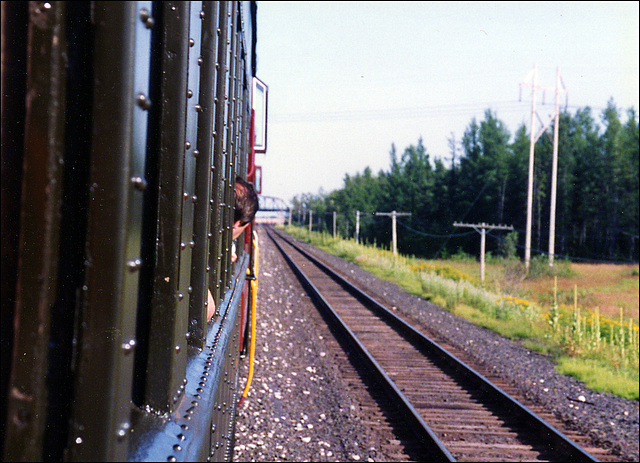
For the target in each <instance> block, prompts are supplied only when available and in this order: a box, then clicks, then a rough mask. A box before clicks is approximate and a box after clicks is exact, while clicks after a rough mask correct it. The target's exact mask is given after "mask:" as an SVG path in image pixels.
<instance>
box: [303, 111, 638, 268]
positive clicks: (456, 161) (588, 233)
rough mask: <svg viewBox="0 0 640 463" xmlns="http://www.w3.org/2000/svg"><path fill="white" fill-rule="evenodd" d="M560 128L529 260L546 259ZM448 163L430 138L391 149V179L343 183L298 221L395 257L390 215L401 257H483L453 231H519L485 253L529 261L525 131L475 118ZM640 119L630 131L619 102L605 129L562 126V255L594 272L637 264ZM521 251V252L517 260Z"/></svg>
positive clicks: (585, 118)
mask: <svg viewBox="0 0 640 463" xmlns="http://www.w3.org/2000/svg"><path fill="white" fill-rule="evenodd" d="M552 134H553V124H551V127H550V128H549V129H548V130H547V131H546V133H545V134H543V135H542V136H541V137H539V138H538V140H537V141H536V144H535V156H534V159H535V164H534V181H533V197H532V200H533V210H532V213H533V214H532V224H531V256H532V257H533V256H535V255H536V254H544V253H545V252H546V251H547V250H548V240H549V218H550V210H551V207H550V197H551V185H552V183H551V180H552V179H551V167H552V154H553V138H552ZM448 142H449V150H450V152H449V157H448V158H446V159H431V158H430V155H429V153H428V151H427V148H426V147H425V146H424V145H423V142H422V139H419V140H418V143H417V144H416V145H415V146H414V145H411V146H409V147H407V148H405V149H404V151H403V152H401V153H400V152H398V151H397V150H396V147H395V145H393V144H392V146H391V150H390V165H389V168H388V170H386V171H385V170H381V171H380V172H378V173H377V174H374V173H373V172H372V171H371V169H370V168H369V167H367V168H365V169H364V171H363V172H362V173H356V174H355V175H348V174H346V175H345V177H344V186H343V188H341V189H338V190H335V191H332V192H330V193H324V192H322V191H321V192H319V193H318V194H311V193H306V194H302V195H297V196H295V197H294V198H293V199H292V204H293V209H294V212H293V214H292V217H293V219H294V220H297V221H300V222H302V223H305V224H306V223H308V220H309V216H308V211H310V210H311V211H312V220H313V228H314V229H316V230H317V229H318V228H320V229H321V230H326V231H329V232H331V231H332V227H333V221H332V216H333V215H334V214H333V213H334V212H335V213H336V216H337V218H338V219H337V221H336V222H337V228H338V231H339V233H340V235H341V236H349V237H354V236H355V233H356V211H359V212H360V221H359V222H360V223H359V227H358V231H359V239H360V240H361V241H362V242H365V243H376V244H378V245H384V246H387V247H388V246H389V241H390V236H391V225H390V219H389V217H388V216H381V215H379V216H377V215H374V213H375V212H390V211H394V210H395V211H398V212H407V213H410V214H411V215H410V216H403V217H399V218H398V225H397V227H398V251H399V252H400V253H403V254H412V255H416V256H422V257H427V258H438V257H447V256H450V255H452V254H458V253H461V252H462V253H466V254H474V255H477V254H478V250H479V246H480V244H479V242H480V240H479V238H478V234H477V233H476V232H474V231H472V230H469V229H466V230H465V229H461V228H454V227H453V223H454V222H465V223H482V222H484V223H488V224H505V225H512V226H513V227H514V229H515V231H514V232H512V233H511V234H509V235H507V234H506V233H500V232H491V233H489V239H488V240H487V251H490V252H493V253H494V254H495V253H501V252H502V253H505V252H508V251H507V250H508V249H509V248H510V247H509V243H511V249H513V245H514V244H515V247H516V250H517V252H518V253H519V255H520V256H522V255H523V254H524V244H525V243H524V242H525V233H526V225H527V186H528V176H529V148H530V146H529V145H530V140H529V134H528V133H527V130H526V127H525V125H524V124H522V125H521V126H520V127H519V128H518V129H517V130H516V132H515V135H514V136H513V137H512V136H511V134H510V133H509V131H508V130H507V128H506V126H505V124H504V123H503V122H501V121H500V120H499V119H498V118H497V116H496V114H495V113H494V112H492V111H491V110H486V111H485V113H484V120H483V121H480V122H477V121H476V119H475V118H474V119H472V120H471V122H470V123H469V125H468V126H467V128H466V130H465V132H464V135H463V137H462V140H460V141H457V140H456V139H455V137H454V135H453V134H451V137H450V138H449V139H448ZM639 151H640V147H639V139H638V118H637V114H636V112H635V110H634V109H633V108H631V109H629V110H627V118H626V122H623V121H621V118H620V111H619V110H618V109H617V108H616V106H615V104H614V102H613V100H610V101H609V102H608V104H607V107H606V108H605V109H604V110H603V111H602V113H601V115H600V124H598V123H597V122H596V121H595V119H594V117H593V115H592V113H591V109H590V108H589V107H585V108H581V109H578V110H576V112H575V114H570V113H569V112H567V111H566V110H565V111H563V112H561V114H560V117H559V139H558V167H557V189H556V191H557V199H556V216H555V217H556V221H555V223H556V225H555V255H556V256H557V257H560V258H561V257H566V258H570V259H581V260H588V261H625V262H638V204H639V203H638V164H639V161H638V153H639ZM511 252H513V251H511Z"/></svg>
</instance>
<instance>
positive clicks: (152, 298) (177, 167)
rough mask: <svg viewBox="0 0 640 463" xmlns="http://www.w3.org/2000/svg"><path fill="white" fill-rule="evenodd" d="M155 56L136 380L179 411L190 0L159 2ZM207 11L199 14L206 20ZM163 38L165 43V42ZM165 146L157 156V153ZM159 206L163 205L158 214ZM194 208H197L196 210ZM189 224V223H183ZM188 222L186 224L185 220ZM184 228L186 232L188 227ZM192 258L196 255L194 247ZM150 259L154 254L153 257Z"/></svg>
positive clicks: (150, 396) (159, 403) (147, 397)
mask: <svg viewBox="0 0 640 463" xmlns="http://www.w3.org/2000/svg"><path fill="white" fill-rule="evenodd" d="M153 19H154V22H155V25H154V28H153V34H154V43H155V44H156V46H155V47H154V50H155V51H154V57H155V58H156V60H155V61H156V63H153V64H152V65H153V66H154V67H153V69H152V71H153V75H154V76H159V77H160V78H159V79H158V80H159V81H158V82H156V83H155V86H154V89H153V92H152V107H151V113H152V115H153V118H152V121H153V123H152V125H151V126H150V129H151V130H150V131H151V132H153V137H151V143H150V145H149V146H150V149H149V154H148V155H149V159H148V161H149V162H148V175H147V178H148V180H149V182H150V184H149V185H148V186H147V188H146V190H145V195H146V196H145V212H146V213H147V214H146V215H145V228H147V229H148V230H146V231H145V233H144V235H145V241H144V243H145V248H146V252H145V253H144V257H145V264H147V263H148V264H149V265H148V266H147V267H145V270H146V271H148V272H149V273H150V274H149V275H147V276H146V278H145V279H144V281H145V283H147V287H145V294H144V295H143V298H141V305H140V307H139V314H138V321H137V323H138V326H137V330H138V335H137V341H138V350H137V351H136V372H137V374H136V383H135V384H136V386H137V387H139V388H141V389H144V394H143V396H141V397H136V403H137V404H138V405H143V404H144V405H146V406H149V407H151V408H152V409H154V410H156V411H158V412H161V413H166V412H171V411H172V409H173V407H174V405H175V403H176V402H177V401H178V400H179V398H180V396H181V395H182V393H183V392H184V381H185V379H184V378H185V370H186V362H187V336H186V334H187V330H188V328H187V326H188V315H189V311H188V300H189V289H188V288H189V283H190V282H189V279H188V278H186V279H183V280H181V279H180V259H181V253H182V252H183V251H186V250H187V249H189V250H190V249H191V248H190V246H188V245H186V246H184V249H183V250H181V240H182V239H183V238H184V235H185V234H186V238H187V239H189V241H190V235H191V232H190V231H191V227H192V220H191V221H189V220H188V221H187V223H184V222H183V220H182V218H183V207H184V208H185V209H187V210H191V211H192V210H193V207H192V206H191V204H192V203H191V202H190V201H184V200H183V192H184V187H185V185H184V179H185V175H184V166H185V161H186V159H187V158H189V159H193V151H194V149H195V147H189V149H187V148H186V140H185V127H186V119H187V114H188V113H191V114H192V115H194V114H195V113H196V110H195V104H194V103H193V100H191V101H190V102H189V103H190V104H189V103H188V98H187V73H186V72H185V70H186V69H187V66H188V58H189V22H190V9H189V4H188V3H186V2H157V3H156V4H155V5H154V15H153ZM199 22H200V19H199V18H198V19H196V24H199ZM159 44H162V45H161V46H160V45H159ZM156 153H157V158H156V157H155V155H156ZM154 212H157V213H156V214H154ZM192 215H193V214H192V213H191V214H189V216H190V217H192ZM180 224H181V226H180ZM185 226H186V230H185V229H184V228H183V227H185ZM182 232H184V233H182ZM186 256H187V258H186V259H185V260H186V261H187V263H188V262H190V252H187V253H186ZM147 261H148V262H147Z"/></svg>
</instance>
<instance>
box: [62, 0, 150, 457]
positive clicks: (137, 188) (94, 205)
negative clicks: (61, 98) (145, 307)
mask: <svg viewBox="0 0 640 463" xmlns="http://www.w3.org/2000/svg"><path fill="white" fill-rule="evenodd" d="M150 11H151V2H95V4H94V11H93V14H94V21H95V55H94V73H95V82H94V126H93V131H92V137H93V146H92V164H91V180H90V201H89V223H88V234H87V262H86V267H87V269H86V283H85V288H86V289H85V294H84V307H83V311H82V315H81V325H80V336H81V339H82V344H81V348H80V350H79V358H78V363H77V369H76V373H77V374H76V383H75V391H76V393H77V396H76V401H75V403H74V408H73V416H72V422H71V430H70V436H69V437H70V449H69V455H68V457H69V459H72V460H74V459H75V460H85V461H86V460H101V461H111V460H122V459H124V458H125V456H126V452H127V444H128V438H129V436H130V429H131V424H130V413H131V400H132V392H131V391H132V378H133V357H134V356H133V355H132V353H133V349H134V347H135V344H136V340H135V321H136V320H135V319H136V313H137V302H138V273H139V270H140V268H141V265H142V262H141V249H140V240H141V224H142V204H143V192H142V189H143V188H142V187H143V186H144V185H145V183H146V181H145V179H144V160H145V151H146V141H147V109H148V108H149V104H150V102H149V93H148V92H149V89H148V82H149V76H148V73H149V60H150V27H151V26H152V24H153V20H152V19H151V18H150V15H149V13H150Z"/></svg>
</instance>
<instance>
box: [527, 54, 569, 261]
mask: <svg viewBox="0 0 640 463" xmlns="http://www.w3.org/2000/svg"><path fill="white" fill-rule="evenodd" d="M529 76H531V83H529V82H527V79H528V77H529ZM529 76H527V79H525V82H522V83H521V84H520V90H521V91H522V87H523V86H524V87H531V127H530V129H529V131H530V134H529V181H528V184H527V232H526V237H525V249H524V265H525V267H526V268H527V270H528V269H529V263H530V261H531V222H532V217H533V176H534V164H535V163H534V154H535V144H536V142H537V141H538V138H540V136H541V135H542V134H543V133H544V132H545V131H546V130H547V127H548V126H549V123H550V122H551V121H552V120H555V127H554V137H553V172H552V178H551V211H550V223H549V265H551V266H553V253H554V245H555V222H556V217H555V215H556V184H557V166H558V123H559V118H560V109H559V97H560V92H561V91H563V92H566V91H567V90H566V88H565V87H564V83H562V78H561V77H560V68H558V69H557V72H556V86H555V89H553V88H549V87H542V86H540V85H538V65H537V64H536V65H535V66H534V68H533V71H531V72H530V73H529ZM560 83H562V87H563V90H560ZM537 89H540V90H543V91H544V90H555V93H556V107H555V112H554V114H553V116H552V117H551V118H550V119H549V120H548V121H547V123H546V124H543V125H542V127H541V129H540V130H539V131H538V133H537V134H536V135H534V130H533V129H534V119H535V116H536V115H537V113H536V90H537ZM538 119H539V120H540V116H538ZM540 122H541V123H542V120H540Z"/></svg>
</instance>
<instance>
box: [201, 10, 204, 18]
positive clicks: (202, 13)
mask: <svg viewBox="0 0 640 463" xmlns="http://www.w3.org/2000/svg"><path fill="white" fill-rule="evenodd" d="M200 19H204V11H201V12H200Z"/></svg>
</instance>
